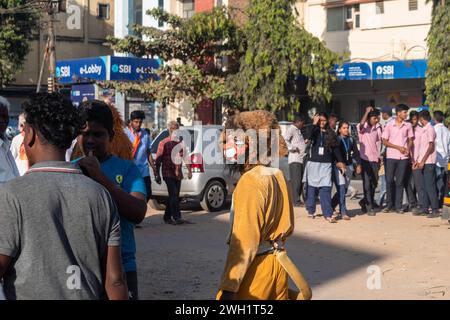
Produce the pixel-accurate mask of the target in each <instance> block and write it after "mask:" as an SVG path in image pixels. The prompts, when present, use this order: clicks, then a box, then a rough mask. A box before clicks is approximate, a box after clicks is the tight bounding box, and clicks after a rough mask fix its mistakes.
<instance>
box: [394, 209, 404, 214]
mask: <svg viewBox="0 0 450 320" xmlns="http://www.w3.org/2000/svg"><path fill="white" fill-rule="evenodd" d="M395 213H397V214H404V213H405V211H404V209H395Z"/></svg>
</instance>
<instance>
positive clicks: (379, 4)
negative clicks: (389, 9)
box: [375, 1, 384, 14]
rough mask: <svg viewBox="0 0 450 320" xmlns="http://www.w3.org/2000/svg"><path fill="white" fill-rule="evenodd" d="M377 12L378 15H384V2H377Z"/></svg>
mask: <svg viewBox="0 0 450 320" xmlns="http://www.w3.org/2000/svg"><path fill="white" fill-rule="evenodd" d="M375 12H376V14H383V13H384V1H377V2H375Z"/></svg>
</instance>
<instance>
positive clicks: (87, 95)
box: [70, 84, 95, 105]
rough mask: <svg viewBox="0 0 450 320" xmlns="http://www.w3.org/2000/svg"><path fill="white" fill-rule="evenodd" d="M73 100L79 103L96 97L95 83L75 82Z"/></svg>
mask: <svg viewBox="0 0 450 320" xmlns="http://www.w3.org/2000/svg"><path fill="white" fill-rule="evenodd" d="M70 97H71V100H72V102H73V103H74V104H75V105H79V104H80V103H81V102H83V101H87V100H94V99H95V85H94V84H74V85H73V86H72V91H71V94H70Z"/></svg>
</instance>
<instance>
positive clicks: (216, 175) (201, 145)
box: [149, 125, 289, 212]
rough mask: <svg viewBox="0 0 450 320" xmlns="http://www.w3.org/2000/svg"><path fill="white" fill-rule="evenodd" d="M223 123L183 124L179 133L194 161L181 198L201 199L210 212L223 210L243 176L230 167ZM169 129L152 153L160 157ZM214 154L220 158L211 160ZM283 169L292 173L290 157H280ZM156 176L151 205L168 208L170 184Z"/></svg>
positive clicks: (163, 132)
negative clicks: (225, 154) (222, 138)
mask: <svg viewBox="0 0 450 320" xmlns="http://www.w3.org/2000/svg"><path fill="white" fill-rule="evenodd" d="M222 131H223V127H222V126H219V125H204V126H183V127H181V128H180V130H179V135H181V136H182V137H183V142H184V144H185V146H186V148H187V151H188V156H189V159H190V161H191V170H192V179H190V180H189V179H183V181H182V182H181V191H180V198H181V199H182V200H183V201H194V202H198V203H200V205H201V207H202V208H203V209H204V210H205V211H208V212H214V211H219V210H221V209H223V208H224V207H225V205H226V204H227V203H229V202H227V200H228V199H230V198H231V195H232V193H233V191H234V188H235V185H236V183H237V181H238V179H239V176H240V174H239V173H238V172H234V173H231V172H230V170H229V169H228V168H227V167H226V164H225V163H224V159H223V156H222V151H221V150H220V148H219V144H218V142H219V138H220V134H221V132H222ZM168 135H169V132H168V130H167V129H165V130H163V131H162V132H161V133H160V134H159V135H158V136H157V137H156V138H155V140H154V141H153V143H152V147H151V150H152V156H153V159H155V158H156V152H157V150H158V145H159V144H160V142H161V141H162V140H164V139H165V138H167V137H168ZM211 158H214V159H215V160H216V161H211V160H212V159H211ZM280 167H281V168H282V170H283V172H284V173H285V175H286V173H288V171H289V170H288V165H287V158H283V159H281V161H280ZM183 175H184V177H187V170H186V168H185V166H184V165H183ZM151 176H152V198H151V200H150V202H149V204H150V206H151V207H152V208H153V209H156V210H164V204H165V202H166V201H167V199H168V196H169V194H168V192H167V187H166V184H165V183H164V181H163V182H162V183H161V184H157V183H156V181H155V178H154V177H153V175H151Z"/></svg>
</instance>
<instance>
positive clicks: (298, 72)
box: [229, 0, 339, 111]
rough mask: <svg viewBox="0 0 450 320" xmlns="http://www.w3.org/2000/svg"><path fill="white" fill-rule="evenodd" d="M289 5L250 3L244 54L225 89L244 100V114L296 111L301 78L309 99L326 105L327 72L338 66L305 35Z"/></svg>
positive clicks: (284, 1)
mask: <svg viewBox="0 0 450 320" xmlns="http://www.w3.org/2000/svg"><path fill="white" fill-rule="evenodd" d="M293 3H294V1H293V0H252V1H251V3H250V6H249V8H248V21H247V23H246V25H245V26H244V34H245V37H246V42H247V43H246V48H247V49H246V52H245V54H244V55H243V57H242V58H241V63H240V70H239V73H237V74H236V75H235V76H233V77H231V78H230V81H229V84H230V88H232V89H233V90H234V91H235V92H238V93H239V95H241V96H242V98H243V101H244V107H245V108H246V109H268V110H272V111H276V110H280V109H283V108H286V107H287V108H289V109H291V110H298V109H299V107H300V98H301V95H300V94H299V88H298V85H297V84H298V79H299V77H307V94H308V95H309V96H310V97H311V99H312V100H313V101H314V102H318V103H323V102H329V101H330V99H331V84H332V82H333V81H334V80H335V77H334V76H333V74H332V73H331V70H333V68H334V65H335V64H336V63H338V62H339V57H338V55H337V54H335V53H333V52H331V51H330V50H329V49H327V48H326V47H325V45H324V44H323V43H322V42H321V41H320V40H319V39H318V38H316V37H314V36H313V35H311V34H310V33H309V32H307V31H306V30H305V29H304V28H303V27H302V26H301V25H300V24H299V23H298V21H297V19H296V17H295V16H294V12H293V7H292V5H293Z"/></svg>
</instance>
